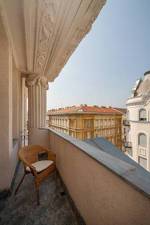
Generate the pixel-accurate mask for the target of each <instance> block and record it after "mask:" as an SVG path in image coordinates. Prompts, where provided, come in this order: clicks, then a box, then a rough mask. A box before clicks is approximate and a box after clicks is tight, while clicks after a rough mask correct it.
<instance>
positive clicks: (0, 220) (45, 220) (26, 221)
mask: <svg viewBox="0 0 150 225" xmlns="http://www.w3.org/2000/svg"><path fill="white" fill-rule="evenodd" d="M22 173H23V168H22V165H21V164H20V166H19V170H18V173H17V176H16V179H15V185H14V189H15V187H16V184H17V183H18V182H19V180H20V178H21V176H22ZM63 191H64V189H63V185H62V184H61V182H60V178H59V176H57V177H56V176H55V175H51V176H49V178H48V179H47V180H45V181H44V182H43V183H42V184H41V186H40V206H37V202H36V193H35V188H34V182H33V177H32V175H27V176H26V177H25V179H24V182H23V184H22V185H21V187H20V189H19V191H18V194H17V195H16V196H15V195H14V193H12V195H11V196H10V197H9V198H7V199H6V200H5V201H3V202H1V204H0V225H84V223H83V221H82V219H81V218H79V216H77V214H76V212H75V211H74V210H73V207H72V205H71V203H70V200H69V197H68V195H67V194H63V195H61V193H62V192H63ZM13 192H14V191H13Z"/></svg>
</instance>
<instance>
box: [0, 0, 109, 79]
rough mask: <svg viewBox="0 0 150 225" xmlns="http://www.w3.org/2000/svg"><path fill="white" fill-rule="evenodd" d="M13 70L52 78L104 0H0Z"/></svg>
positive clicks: (86, 29)
mask: <svg viewBox="0 0 150 225" xmlns="http://www.w3.org/2000/svg"><path fill="white" fill-rule="evenodd" d="M1 1H2V3H3V4H0V6H1V8H2V9H1V11H2V12H3V15H5V29H6V30H7V31H8V32H7V33H8V38H9V40H10V43H11V45H12V48H13V54H14V56H15V59H16V60H15V61H16V64H17V65H16V66H17V69H18V70H20V71H21V72H24V73H26V74H27V72H28V71H30V73H32V74H37V75H38V76H46V77H48V80H49V81H52V80H54V78H55V77H56V76H58V74H59V72H60V71H61V69H62V68H63V66H64V65H65V64H66V62H67V60H68V59H69V57H70V56H71V54H72V53H73V52H74V50H75V49H76V47H77V46H78V44H79V43H80V41H81V40H82V39H83V37H84V36H85V35H86V34H87V33H88V32H89V31H90V29H91V27H92V24H93V22H94V21H95V19H96V17H97V16H98V14H99V12H100V10H101V9H102V7H103V5H104V4H105V2H106V0H93V1H92V0H82V1H81V0H69V1H68V0H22V1H19V0H17V1H12V0H7V1H5V0H1Z"/></svg>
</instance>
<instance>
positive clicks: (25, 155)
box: [18, 145, 45, 164]
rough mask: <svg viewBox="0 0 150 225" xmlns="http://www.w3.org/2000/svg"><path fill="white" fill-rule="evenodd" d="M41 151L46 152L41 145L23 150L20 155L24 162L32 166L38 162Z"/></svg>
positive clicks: (26, 147)
mask: <svg viewBox="0 0 150 225" xmlns="http://www.w3.org/2000/svg"><path fill="white" fill-rule="evenodd" d="M41 151H45V149H44V147H42V146H40V145H31V146H30V145H29V146H25V147H23V148H21V149H20V150H19V153H18V155H19V158H20V160H22V161H23V162H25V161H26V162H28V163H29V164H32V163H34V162H36V161H38V153H39V152H41Z"/></svg>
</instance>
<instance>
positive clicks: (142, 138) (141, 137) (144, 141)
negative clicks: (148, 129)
mask: <svg viewBox="0 0 150 225" xmlns="http://www.w3.org/2000/svg"><path fill="white" fill-rule="evenodd" d="M138 144H139V145H140V146H142V147H145V148H146V146H147V137H146V135H145V134H143V133H140V134H139V136H138Z"/></svg>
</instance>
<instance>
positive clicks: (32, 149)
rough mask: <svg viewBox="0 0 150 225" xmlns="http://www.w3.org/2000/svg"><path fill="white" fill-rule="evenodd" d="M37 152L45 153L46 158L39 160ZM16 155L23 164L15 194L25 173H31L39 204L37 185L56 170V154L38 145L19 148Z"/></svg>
mask: <svg viewBox="0 0 150 225" xmlns="http://www.w3.org/2000/svg"><path fill="white" fill-rule="evenodd" d="M39 154H40V155H42V154H46V156H47V159H46V160H42V159H41V160H40V161H39ZM18 155H19V159H20V160H21V161H22V162H23V165H24V174H23V177H22V179H21V181H20V182H19V184H18V186H17V188H16V190H15V195H16V194H17V192H18V190H19V187H20V185H21V184H22V182H23V180H24V178H25V175H27V174H32V175H33V176H34V181H35V188H36V195H37V204H38V205H39V204H40V200H39V186H40V184H41V182H42V181H43V180H45V179H46V178H47V177H48V176H49V175H50V174H51V173H53V172H54V171H55V170H56V156H55V154H54V153H53V152H52V151H50V150H48V149H46V148H44V147H42V146H39V145H32V146H25V147H23V148H21V149H20V150H19V153H18Z"/></svg>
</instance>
